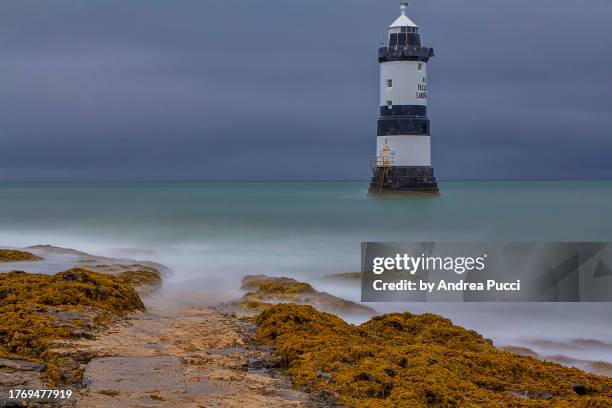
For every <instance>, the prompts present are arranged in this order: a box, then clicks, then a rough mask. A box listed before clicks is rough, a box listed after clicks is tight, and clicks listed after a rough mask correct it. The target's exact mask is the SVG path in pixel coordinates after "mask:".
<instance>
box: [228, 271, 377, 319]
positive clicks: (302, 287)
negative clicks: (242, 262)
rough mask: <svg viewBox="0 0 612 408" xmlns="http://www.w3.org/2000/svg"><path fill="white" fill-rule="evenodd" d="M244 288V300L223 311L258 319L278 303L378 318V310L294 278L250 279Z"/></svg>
mask: <svg viewBox="0 0 612 408" xmlns="http://www.w3.org/2000/svg"><path fill="white" fill-rule="evenodd" d="M242 289H243V290H245V291H248V292H247V293H246V294H245V295H244V296H243V297H242V298H241V299H239V300H237V301H234V302H231V303H228V304H224V305H222V306H221V307H220V308H221V309H222V310H225V311H232V312H236V313H238V314H241V315H246V316H255V315H257V314H259V313H261V312H262V311H264V310H267V309H268V308H269V307H270V306H272V305H274V304H277V303H295V304H301V305H312V306H314V307H316V308H317V309H319V310H322V311H325V312H328V313H333V314H336V315H339V316H351V317H356V316H358V317H366V318H368V317H372V316H374V315H376V311H375V310H374V309H372V308H370V307H367V306H364V305H360V304H358V303H355V302H351V301H349V300H345V299H341V298H339V297H336V296H333V295H330V294H329V293H325V292H319V291H317V290H316V289H315V288H313V287H312V286H311V285H309V284H308V283H304V282H299V281H297V280H295V279H291V278H276V277H269V276H264V275H257V276H247V277H245V278H244V279H243V280H242Z"/></svg>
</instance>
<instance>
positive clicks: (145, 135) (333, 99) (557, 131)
mask: <svg viewBox="0 0 612 408" xmlns="http://www.w3.org/2000/svg"><path fill="white" fill-rule="evenodd" d="M398 12H399V10H398V4H397V1H395V0H394V1H391V0H384V1H373V0H350V1H349V0H346V1H332V2H330V1H319V0H316V1H308V2H295V1H286V0H274V1H268V0H266V1H261V2H253V1H246V0H243V1H232V2H227V1H221V0H218V1H195V0H193V1H187V0H185V1H181V2H167V1H161V0H157V1H154V0H147V1H144V0H143V1H136V0H134V1H130V2H126V1H118V0H107V1H92V0H80V1H74V0H70V1H68V0H63V1H62V0H58V1H54V2H40V1H31V0H10V1H4V2H2V3H0V52H1V53H0V84H1V87H0V89H1V92H0V137H1V139H2V142H1V145H0V180H21V179H37V180H40V179H60V180H65V179H95V180H100V179H113V180H116V179H276V178H283V179H347V178H348V179H365V178H367V177H368V176H369V168H368V163H367V157H368V156H370V155H372V154H373V151H374V146H375V138H376V116H377V110H378V107H377V104H378V89H377V86H378V64H377V61H376V48H377V46H378V41H379V39H380V38H381V37H382V36H383V35H384V30H385V27H386V26H387V25H388V24H389V23H390V22H391V21H393V20H394V18H395V17H397V14H398ZM410 15H411V17H413V19H414V20H415V21H416V22H417V24H419V25H420V26H421V27H422V32H423V40H424V42H425V43H426V44H427V45H430V46H433V47H434V48H435V49H436V53H437V57H436V58H435V59H434V60H433V61H432V63H431V65H430V88H431V91H430V98H431V99H430V116H431V120H432V130H433V149H434V165H435V167H436V171H437V173H438V175H439V176H440V177H441V178H443V179H457V178H479V179H481V178H590V177H597V178H609V177H612V161H610V160H609V158H608V152H610V151H612V138H610V133H611V132H610V131H611V130H612V109H611V107H612V79H610V68H611V67H612V53H610V52H609V50H610V49H611V48H612V26H611V25H610V24H609V16H610V15H612V3H610V2H609V1H608V0H591V1H589V2H577V1H573V2H569V3H567V2H566V3H559V2H557V1H552V0H540V1H537V2H533V1H527V0H517V1H513V2H502V1H490V0H488V1H485V0H476V1H470V2H457V1H452V0H438V1H429V2H425V1H423V2H415V4H413V5H412V6H411V10H410Z"/></svg>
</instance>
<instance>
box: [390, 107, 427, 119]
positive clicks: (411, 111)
mask: <svg viewBox="0 0 612 408" xmlns="http://www.w3.org/2000/svg"><path fill="white" fill-rule="evenodd" d="M380 116H381V117H387V116H417V117H423V118H426V117H427V106H424V105H393V106H387V105H385V106H381V107H380Z"/></svg>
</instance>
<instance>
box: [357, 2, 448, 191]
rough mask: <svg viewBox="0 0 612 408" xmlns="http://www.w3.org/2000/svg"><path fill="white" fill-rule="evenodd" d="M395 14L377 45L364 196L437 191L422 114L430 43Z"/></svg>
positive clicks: (403, 12)
mask: <svg viewBox="0 0 612 408" xmlns="http://www.w3.org/2000/svg"><path fill="white" fill-rule="evenodd" d="M407 9H408V3H407V2H402V3H400V10H401V15H400V16H399V18H398V19H397V20H395V21H394V22H393V23H392V24H391V25H390V26H389V28H388V29H387V44H386V45H383V46H381V47H380V48H379V50H378V62H379V63H380V115H379V118H378V132H377V134H378V137H377V142H376V152H377V154H376V156H375V157H372V158H371V160H370V161H371V166H372V171H373V172H374V176H373V177H372V182H371V183H370V188H369V190H368V193H369V194H370V195H387V194H401V195H434V196H437V195H439V194H440V192H439V190H438V183H437V181H436V178H435V176H434V171H433V167H432V166H431V136H430V123H429V118H428V116H427V63H428V62H429V59H430V58H432V57H433V56H434V52H433V49H432V48H427V47H423V46H422V45H421V35H420V33H419V27H418V26H417V25H416V24H415V23H414V22H413V21H412V20H410V18H408V16H407V15H406V10H407Z"/></svg>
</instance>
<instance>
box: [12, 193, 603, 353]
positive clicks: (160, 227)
mask: <svg viewBox="0 0 612 408" xmlns="http://www.w3.org/2000/svg"><path fill="white" fill-rule="evenodd" d="M366 189H367V184H366V183H363V182H313V183H307V182H299V183H5V184H0V246H11V247H24V246H28V245H34V244H52V245H56V246H63V247H71V248H76V249H80V250H84V251H88V252H91V253H94V254H100V255H109V256H116V255H117V254H122V255H130V256H131V257H135V258H144V259H150V260H155V261H159V262H161V263H164V264H166V265H168V266H169V267H170V268H171V269H172V270H173V271H174V274H173V275H172V277H171V278H170V279H169V281H168V288H175V289H176V291H178V292H180V293H182V294H185V293H187V292H188V293H189V296H186V295H185V296H181V297H182V298H184V299H187V298H189V299H195V300H194V301H196V302H200V303H205V302H210V303H213V302H215V301H219V300H224V299H227V298H228V297H232V296H237V295H239V294H240V293H239V291H238V287H239V281H240V278H241V277H242V276H244V275H246V274H253V273H263V274H272V275H289V276H294V277H298V278H301V279H305V280H309V279H312V278H313V277H315V276H319V275H324V274H327V273H335V272H347V271H358V270H359V267H360V255H359V250H360V242H361V241H414V240H416V241H422V240H427V241H429V240H521V241H525V240H531V241H533V240H535V241H612V217H610V203H611V202H612V182H610V181H588V182H577V181H572V182H561V181H559V182H446V183H441V191H442V196H441V197H440V198H435V199H429V198H420V199H402V198H390V199H376V198H368V197H366ZM323 289H325V290H330V291H333V292H334V293H337V294H340V295H342V296H345V297H349V298H353V299H355V298H358V291H355V290H354V288H344V287H337V288H328V287H325V288H323ZM375 307H377V308H378V309H379V310H382V311H388V310H404V309H410V310H414V311H419V312H420V311H426V310H432V311H436V312H439V313H443V314H446V315H449V316H451V317H453V319H455V320H456V321H458V322H460V323H462V324H465V325H468V326H470V327H474V328H477V329H479V330H481V331H483V332H485V334H489V335H490V336H491V337H494V338H495V339H497V340H498V341H500V342H514V343H516V341H517V339H519V338H522V337H529V338H533V337H538V336H543V335H544V334H546V336H547V338H550V337H551V336H552V337H555V336H558V337H564V335H565V334H567V333H568V330H567V324H571V325H572V327H574V328H577V329H578V330H582V331H581V335H583V336H590V337H593V338H599V339H602V340H606V341H608V340H611V339H612V329H611V328H610V326H612V325H610V321H611V318H610V317H609V316H612V307H611V306H610V305H541V306H534V305H526V306H524V305H495V304H493V305H475V306H474V305H452V306H448V305H430V304H428V305H412V304H411V305H397V304H393V305H375ZM500 316H501V317H502V319H500ZM551 322H552V323H551ZM563 325H565V329H563V327H564V326H563ZM610 354H612V352H610Z"/></svg>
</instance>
